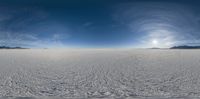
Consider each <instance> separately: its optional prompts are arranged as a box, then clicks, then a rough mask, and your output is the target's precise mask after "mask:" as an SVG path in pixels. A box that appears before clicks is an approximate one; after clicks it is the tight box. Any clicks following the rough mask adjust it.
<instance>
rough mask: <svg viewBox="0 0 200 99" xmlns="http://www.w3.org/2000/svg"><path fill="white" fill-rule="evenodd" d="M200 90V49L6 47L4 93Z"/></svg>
mask: <svg viewBox="0 0 200 99" xmlns="http://www.w3.org/2000/svg"><path fill="white" fill-rule="evenodd" d="M199 96H200V50H167V49H165V50H161V49H160V50H159V49H58V50H53V49H52V50H51V49H25V50H0V97H2V99H13V98H14V99H35V98H34V97H59V98H61V99H62V98H105V99H109V98H127V99H168V98H169V99H175V98H178V99H179V98H180V99H193V98H192V97H194V99H198V97H199ZM20 97H21V98H20ZM23 97H24V98H23ZM26 97H33V98H26ZM146 97H149V98H146ZM152 97H153V98H152ZM174 97H175V98H174ZM188 97H189V98H188ZM195 97H196V98H195ZM59 98H57V99H59ZM0 99H1V98H0ZM38 99H41V98H38ZM49 99H50V98H49Z"/></svg>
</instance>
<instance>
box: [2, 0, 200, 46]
mask: <svg viewBox="0 0 200 99" xmlns="http://www.w3.org/2000/svg"><path fill="white" fill-rule="evenodd" d="M199 5H200V1H198V0H0V46H20V47H28V48H116V47H117V48H127V47H128V48H129V47H130V48H149V47H160V48H169V47H172V46H178V45H200V6H199Z"/></svg>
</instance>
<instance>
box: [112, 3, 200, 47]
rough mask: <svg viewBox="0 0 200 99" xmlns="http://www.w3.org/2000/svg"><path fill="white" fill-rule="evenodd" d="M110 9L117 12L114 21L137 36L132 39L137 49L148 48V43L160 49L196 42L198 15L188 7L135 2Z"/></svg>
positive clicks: (199, 37) (174, 4)
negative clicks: (153, 43) (154, 42)
mask: <svg viewBox="0 0 200 99" xmlns="http://www.w3.org/2000/svg"><path fill="white" fill-rule="evenodd" d="M114 9H117V10H115V12H114V14H113V18H114V20H115V21H117V22H119V23H120V24H122V25H124V26H127V27H128V28H129V29H130V31H131V32H132V33H133V34H135V35H139V36H138V38H134V37H133V38H134V39H137V40H138V42H139V43H140V44H141V45H144V46H149V45H150V44H149V43H150V41H151V40H152V39H158V40H160V41H159V42H161V44H162V45H160V46H161V47H169V46H173V45H179V44H183V43H192V42H194V41H199V40H198V39H200V34H199V31H200V28H199V26H200V23H199V17H200V15H199V14H197V12H198V11H196V10H195V9H193V8H192V7H190V6H187V5H181V4H176V3H162V2H137V3H124V4H120V5H117V6H116V7H115V8H114ZM198 13H199V12H198ZM199 44H200V42H199Z"/></svg>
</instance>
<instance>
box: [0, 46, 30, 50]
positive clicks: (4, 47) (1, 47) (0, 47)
mask: <svg viewBox="0 0 200 99" xmlns="http://www.w3.org/2000/svg"><path fill="white" fill-rule="evenodd" d="M0 49H28V48H23V47H9V46H0Z"/></svg>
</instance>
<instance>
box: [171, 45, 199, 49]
mask: <svg viewBox="0 0 200 99" xmlns="http://www.w3.org/2000/svg"><path fill="white" fill-rule="evenodd" d="M170 49H200V46H188V45H183V46H174V47H171V48H170Z"/></svg>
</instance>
